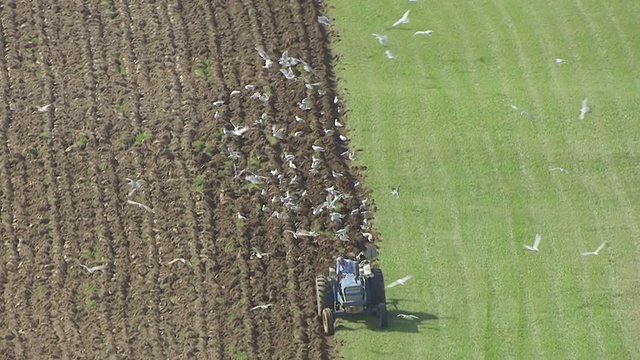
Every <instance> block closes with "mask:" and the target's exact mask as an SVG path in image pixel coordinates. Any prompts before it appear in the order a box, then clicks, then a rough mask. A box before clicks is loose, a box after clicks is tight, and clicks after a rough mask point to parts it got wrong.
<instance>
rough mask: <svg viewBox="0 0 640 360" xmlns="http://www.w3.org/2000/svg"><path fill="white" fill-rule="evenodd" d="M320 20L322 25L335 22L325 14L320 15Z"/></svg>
mask: <svg viewBox="0 0 640 360" xmlns="http://www.w3.org/2000/svg"><path fill="white" fill-rule="evenodd" d="M318 22H319V23H320V24H322V25H331V24H333V22H332V21H331V20H329V18H327V17H326V16H324V15H321V16H318Z"/></svg>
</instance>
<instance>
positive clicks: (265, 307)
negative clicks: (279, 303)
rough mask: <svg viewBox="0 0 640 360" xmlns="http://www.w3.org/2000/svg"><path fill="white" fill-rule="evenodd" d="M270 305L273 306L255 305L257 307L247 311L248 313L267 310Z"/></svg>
mask: <svg viewBox="0 0 640 360" xmlns="http://www.w3.org/2000/svg"><path fill="white" fill-rule="evenodd" d="M272 305H273V304H265V305H257V306H254V307H252V308H251V309H249V310H250V311H253V310H258V309H261V310H267V309H268V308H270V307H271V306H272Z"/></svg>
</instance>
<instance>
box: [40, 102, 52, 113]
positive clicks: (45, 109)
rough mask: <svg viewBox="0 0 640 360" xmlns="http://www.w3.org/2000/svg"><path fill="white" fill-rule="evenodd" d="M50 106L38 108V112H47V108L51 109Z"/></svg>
mask: <svg viewBox="0 0 640 360" xmlns="http://www.w3.org/2000/svg"><path fill="white" fill-rule="evenodd" d="M51 105H52V104H47V105H44V106H38V112H42V113H43V112H47V111H49V108H50V107H51Z"/></svg>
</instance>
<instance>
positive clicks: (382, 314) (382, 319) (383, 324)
mask: <svg viewBox="0 0 640 360" xmlns="http://www.w3.org/2000/svg"><path fill="white" fill-rule="evenodd" d="M378 325H379V326H380V329H386V328H387V327H389V319H388V318H387V304H386V303H379V304H378Z"/></svg>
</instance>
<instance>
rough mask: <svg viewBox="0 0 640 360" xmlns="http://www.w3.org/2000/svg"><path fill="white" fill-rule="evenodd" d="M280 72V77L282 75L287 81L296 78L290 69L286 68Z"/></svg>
mask: <svg viewBox="0 0 640 360" xmlns="http://www.w3.org/2000/svg"><path fill="white" fill-rule="evenodd" d="M280 72H281V73H282V75H284V77H285V78H286V79H287V80H293V79H295V78H296V76H295V75H294V73H293V70H291V67H288V68H286V69H280Z"/></svg>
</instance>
